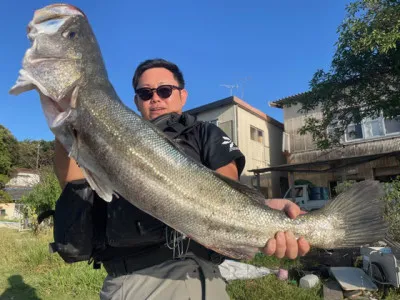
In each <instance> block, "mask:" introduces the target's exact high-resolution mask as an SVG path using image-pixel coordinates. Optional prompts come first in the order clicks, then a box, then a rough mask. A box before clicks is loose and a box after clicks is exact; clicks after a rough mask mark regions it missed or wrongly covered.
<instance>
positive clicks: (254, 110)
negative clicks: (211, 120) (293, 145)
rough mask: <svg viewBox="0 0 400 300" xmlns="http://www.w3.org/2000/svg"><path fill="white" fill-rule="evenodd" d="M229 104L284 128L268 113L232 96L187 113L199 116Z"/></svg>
mask: <svg viewBox="0 0 400 300" xmlns="http://www.w3.org/2000/svg"><path fill="white" fill-rule="evenodd" d="M229 104H237V105H238V106H239V107H241V108H243V109H244V110H246V111H248V112H250V113H252V114H253V115H256V116H258V117H259V118H261V119H263V120H265V121H267V122H269V123H272V124H274V125H275V126H277V127H281V128H283V124H282V123H281V122H279V121H277V120H275V119H274V118H272V117H270V116H268V115H267V114H266V113H263V112H262V111H261V110H259V109H257V108H255V107H253V106H251V105H250V104H248V103H247V102H245V101H243V100H241V99H239V98H238V97H235V96H230V97H228V98H224V99H222V100H218V101H214V102H211V103H208V104H205V105H202V106H199V107H196V108H193V109H190V110H188V111H186V112H187V113H189V114H192V115H197V114H199V113H202V112H205V111H209V110H212V109H215V108H218V107H222V106H225V105H229Z"/></svg>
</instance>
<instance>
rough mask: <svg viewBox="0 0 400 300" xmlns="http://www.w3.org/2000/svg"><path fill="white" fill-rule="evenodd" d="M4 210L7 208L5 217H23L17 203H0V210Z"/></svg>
mask: <svg viewBox="0 0 400 300" xmlns="http://www.w3.org/2000/svg"><path fill="white" fill-rule="evenodd" d="M2 210H5V216H4V217H5V218H7V219H18V218H20V217H21V215H20V213H19V212H18V211H16V210H15V203H0V211H2ZM2 217H3V215H2Z"/></svg>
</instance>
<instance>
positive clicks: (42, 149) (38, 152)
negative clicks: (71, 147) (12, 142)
mask: <svg viewBox="0 0 400 300" xmlns="http://www.w3.org/2000/svg"><path fill="white" fill-rule="evenodd" d="M53 157H54V141H44V140H39V141H35V140H29V139H27V140H23V141H22V142H19V160H18V163H17V166H18V167H20V168H28V169H36V168H37V167H38V168H42V167H45V166H49V165H52V164H53Z"/></svg>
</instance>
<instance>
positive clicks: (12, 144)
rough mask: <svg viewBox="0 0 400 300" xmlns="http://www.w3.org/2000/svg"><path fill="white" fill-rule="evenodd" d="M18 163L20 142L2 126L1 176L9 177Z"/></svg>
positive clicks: (0, 137) (0, 130) (0, 127)
mask: <svg viewBox="0 0 400 300" xmlns="http://www.w3.org/2000/svg"><path fill="white" fill-rule="evenodd" d="M17 161H18V141H17V140H16V139H15V137H14V136H13V135H12V134H11V132H10V131H9V130H8V129H7V128H6V127H4V126H2V125H0V174H3V175H8V174H9V172H10V170H11V167H12V166H13V165H14V164H16V163H17Z"/></svg>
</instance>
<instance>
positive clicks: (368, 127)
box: [327, 116, 400, 142]
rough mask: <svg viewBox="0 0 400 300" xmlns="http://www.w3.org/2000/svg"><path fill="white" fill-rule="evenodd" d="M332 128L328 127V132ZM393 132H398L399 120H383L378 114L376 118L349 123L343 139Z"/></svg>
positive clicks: (384, 134)
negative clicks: (358, 122)
mask: <svg viewBox="0 0 400 300" xmlns="http://www.w3.org/2000/svg"><path fill="white" fill-rule="evenodd" d="M333 130H334V127H328V129H327V132H328V134H330V133H332V132H333ZM395 134H400V120H399V119H393V120H385V118H384V117H382V116H380V117H378V118H376V119H370V118H367V119H365V120H363V121H362V122H361V123H360V124H350V125H349V126H348V127H347V129H346V132H345V135H344V141H345V142H352V141H358V140H368V139H373V138H379V137H385V136H390V135H395Z"/></svg>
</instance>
